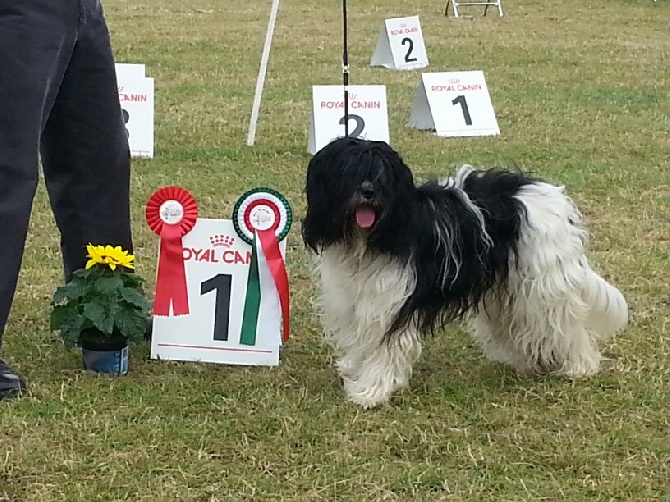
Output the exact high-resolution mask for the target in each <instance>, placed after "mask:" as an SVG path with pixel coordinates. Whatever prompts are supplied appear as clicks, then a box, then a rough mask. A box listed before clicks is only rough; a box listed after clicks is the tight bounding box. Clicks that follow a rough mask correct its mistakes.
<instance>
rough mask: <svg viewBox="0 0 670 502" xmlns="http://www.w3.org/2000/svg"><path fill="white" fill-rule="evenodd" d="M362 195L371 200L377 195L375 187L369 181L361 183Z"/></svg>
mask: <svg viewBox="0 0 670 502" xmlns="http://www.w3.org/2000/svg"><path fill="white" fill-rule="evenodd" d="M361 195H362V196H363V198H364V199H366V200H370V199H372V198H373V197H374V196H375V187H374V185H373V184H372V183H370V182H369V181H366V182H364V183H363V184H362V185H361Z"/></svg>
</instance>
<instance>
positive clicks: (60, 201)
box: [42, 0, 132, 280]
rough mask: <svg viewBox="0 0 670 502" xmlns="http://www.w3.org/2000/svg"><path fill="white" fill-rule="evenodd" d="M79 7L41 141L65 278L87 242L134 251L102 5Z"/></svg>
mask: <svg viewBox="0 0 670 502" xmlns="http://www.w3.org/2000/svg"><path fill="white" fill-rule="evenodd" d="M82 4H83V11H82V13H83V15H82V24H81V27H80V33H79V38H78V40H77V43H76V45H75V47H74V51H73V53H72V59H71V60H70V64H69V66H68V69H67V71H66V73H65V76H64V77H63V82H62V84H61V87H60V91H59V92H58V96H57V98H56V102H55V104H54V107H53V110H52V113H51V116H50V117H49V120H48V121H47V124H46V127H45V129H44V133H43V135H42V165H43V168H44V175H45V179H46V184H47V189H48V191H49V198H50V200H51V207H52V209H53V211H54V215H55V217H56V223H57V224H58V227H59V229H60V231H61V248H62V251H63V263H64V265H65V276H66V280H67V279H69V277H70V276H71V274H72V272H74V271H75V270H77V269H79V268H82V267H84V265H85V264H86V244H88V243H92V244H94V245H107V244H109V245H112V246H121V247H122V248H123V249H126V250H129V251H132V239H131V229H130V200H129V197H130V193H129V191H130V186H129V185H130V150H129V147H128V139H127V137H126V133H125V127H124V124H123V116H122V113H121V106H120V104H119V96H118V87H117V83H116V72H115V68H114V59H113V56H112V49H111V44H110V39H109V32H108V30H107V26H106V24H105V20H104V17H103V12H102V7H101V5H100V2H99V1H98V0H82Z"/></svg>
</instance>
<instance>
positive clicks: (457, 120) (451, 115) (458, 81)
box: [407, 70, 500, 136]
mask: <svg viewBox="0 0 670 502" xmlns="http://www.w3.org/2000/svg"><path fill="white" fill-rule="evenodd" d="M407 125H408V126H409V127H412V128H415V129H428V130H434V131H435V132H436V134H437V135H438V136H495V135H498V134H500V129H499V128H498V122H497V120H496V116H495V113H494V111H493V104H492V103H491V97H490V96H489V91H488V88H487V87H486V80H485V79H484V73H483V72H482V71H479V70H478V71H463V72H447V73H423V74H422V75H421V80H420V82H419V86H418V87H417V91H416V97H415V98H414V105H413V106H412V113H411V115H410V118H409V122H408V124H407Z"/></svg>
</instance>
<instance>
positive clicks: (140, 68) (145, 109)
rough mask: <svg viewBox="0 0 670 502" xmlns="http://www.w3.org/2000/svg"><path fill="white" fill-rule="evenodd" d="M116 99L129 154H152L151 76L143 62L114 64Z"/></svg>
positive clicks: (143, 155) (139, 155)
mask: <svg viewBox="0 0 670 502" xmlns="http://www.w3.org/2000/svg"><path fill="white" fill-rule="evenodd" d="M116 80H117V84H118V90H119V102H120V103H121V109H122V113H123V121H124V123H125V125H126V134H127V135H128V143H129V145H130V154H131V155H132V156H133V157H149V158H152V157H153V156H154V79H153V78H148V77H146V76H145V68H144V65H143V64H128V63H117V64H116Z"/></svg>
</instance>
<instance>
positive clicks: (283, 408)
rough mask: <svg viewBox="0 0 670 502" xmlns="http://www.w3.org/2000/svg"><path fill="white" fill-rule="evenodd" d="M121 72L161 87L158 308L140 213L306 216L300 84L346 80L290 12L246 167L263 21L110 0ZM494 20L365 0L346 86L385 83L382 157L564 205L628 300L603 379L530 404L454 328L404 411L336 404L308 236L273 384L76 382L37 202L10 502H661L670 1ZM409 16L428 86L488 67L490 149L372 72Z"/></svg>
mask: <svg viewBox="0 0 670 502" xmlns="http://www.w3.org/2000/svg"><path fill="white" fill-rule="evenodd" d="M105 6H106V9H107V15H108V21H109V25H110V29H111V32H112V37H113V45H114V50H115V53H116V57H117V60H118V61H120V62H143V63H146V65H147V72H148V74H149V75H150V76H152V77H155V79H156V158H155V159H153V160H136V161H135V162H134V164H133V166H134V167H133V192H132V198H133V218H134V233H135V239H136V254H137V261H138V267H139V270H140V271H141V273H142V275H144V276H145V277H147V278H149V279H150V280H149V287H150V288H152V287H153V277H154V274H155V257H156V255H157V241H156V237H155V236H154V235H153V234H152V233H151V231H150V230H149V229H148V227H147V226H146V224H145V222H144V218H143V206H144V203H145V202H146V200H147V199H148V197H149V195H150V194H151V193H152V192H153V191H154V190H156V189H157V188H159V187H162V186H164V185H167V184H175V183H177V184H179V185H181V186H183V187H184V188H187V189H188V190H190V191H191V192H192V193H193V194H194V195H195V196H196V198H197V200H198V203H199V206H200V213H201V215H202V216H203V217H217V218H224V217H228V216H229V215H230V212H231V210H232V205H233V204H234V202H235V200H236V199H237V197H238V196H239V195H241V194H242V193H243V192H244V191H245V190H247V189H249V188H252V187H254V186H257V185H269V186H272V187H274V188H276V189H277V190H279V191H280V192H282V193H283V194H285V195H286V196H287V197H288V199H289V200H290V201H291V203H292V205H293V207H294V211H295V213H296V217H297V218H296V219H297V220H298V221H299V220H300V218H301V217H302V215H303V214H304V208H305V202H304V194H303V185H304V174H305V167H306V164H307V162H308V160H309V156H308V155H307V153H306V147H307V129H308V125H309V114H310V99H311V85H313V84H338V83H339V82H340V80H341V70H340V62H341V59H340V58H341V35H340V30H341V14H340V4H339V3H338V2H324V1H318V0H301V1H296V0H284V1H283V2H282V5H281V6H280V11H279V18H278V24H277V28H276V32H275V40H274V44H273V48H272V54H271V60H270V64H269V68H268V79H267V81H266V87H265V92H264V96H263V105H262V108H261V116H260V122H259V128H258V135H257V141H256V146H254V147H252V148H251V147H247V146H246V144H245V141H246V132H247V126H248V122H249V116H250V112H251V105H252V101H253V91H254V86H255V81H256V75H257V71H258V65H259V61H260V54H261V50H262V45H263V40H264V36H265V29H266V26H267V17H268V14H269V10H270V2H241V3H239V2H223V1H214V0H191V1H189V2H183V1H177V0H151V2H132V1H130V0H107V1H106V3H105ZM503 7H504V8H505V17H504V18H502V19H500V18H498V17H496V13H495V11H494V10H492V9H489V15H488V16H487V17H486V18H483V17H481V16H480V13H481V9H480V8H479V7H471V8H463V9H462V13H463V14H466V16H465V17H463V18H462V19H458V20H454V19H453V18H448V19H447V18H444V17H443V15H442V12H443V9H444V3H443V2H436V1H430V2H429V1H427V0H413V1H410V0H384V1H382V0H369V1H366V2H363V1H352V2H350V4H349V13H350V52H351V65H352V69H351V82H352V83H353V84H385V85H386V86H387V93H388V100H389V122H390V129H391V141H392V144H393V146H394V147H396V148H397V149H398V150H399V151H400V152H401V153H402V154H403V156H404V157H405V159H406V161H407V162H408V163H409V164H410V165H411V166H412V167H413V169H414V171H415V174H416V176H417V178H418V179H423V178H425V177H428V176H431V175H444V174H446V173H448V172H450V171H451V170H452V169H453V168H454V167H455V166H456V165H457V164H459V163H463V162H469V163H472V164H475V165H479V166H494V165H502V166H509V167H520V168H522V169H524V170H526V171H528V172H531V173H534V174H538V175H541V176H543V177H546V178H548V179H549V180H551V181H553V182H555V183H558V184H563V185H565V186H566V187H567V189H568V190H569V193H570V194H571V195H572V196H573V197H574V199H575V200H576V201H577V202H578V204H579V206H580V208H581V209H582V211H583V213H584V217H585V219H586V222H587V224H588V226H589V229H590V232H591V235H592V241H591V249H590V255H589V256H590V259H591V261H592V262H593V264H594V265H595V266H596V267H597V268H598V269H599V270H601V271H602V273H603V274H604V275H605V277H607V278H608V279H609V280H611V281H612V282H613V283H614V284H616V285H617V286H619V287H620V288H621V289H622V290H623V291H624V294H625V296H626V297H627V299H628V301H629V304H630V310H631V323H630V327H629V328H628V329H627V330H626V331H625V332H624V333H622V334H620V335H619V336H618V337H616V338H615V339H614V340H612V341H611V342H609V343H608V344H607V346H606V347H605V353H606V355H607V356H608V357H609V358H610V362H609V365H608V367H607V369H606V370H605V371H604V372H603V373H602V374H601V375H598V376H596V377H594V378H590V379H586V380H579V381H568V380H563V379H556V378H547V379H533V380H520V379H517V378H516V377H515V376H514V375H513V374H512V373H511V372H510V371H509V370H507V369H505V368H502V367H499V366H497V365H494V364H491V363H489V362H487V361H486V360H485V359H484V358H483V357H482V355H481V353H480V351H479V350H478V349H477V347H476V346H475V345H474V343H473V342H472V341H471V340H470V339H469V338H468V337H467V335H466V334H465V332H464V331H463V330H462V329H461V327H459V326H450V327H448V328H447V329H446V330H445V332H444V333H443V334H441V335H440V336H437V337H435V338H434V339H431V340H430V341H428V342H427V350H425V351H424V356H423V357H422V359H421V361H420V363H419V364H418V367H417V368H416V372H415V376H414V378H413V380H412V382H411V389H410V390H408V391H405V392H403V393H400V394H398V395H397V396H395V397H394V398H393V400H392V401H391V403H390V404H389V405H387V406H385V407H383V408H381V409H379V410H374V411H363V410H360V409H358V408H356V407H354V406H353V405H350V404H348V403H347V402H345V400H344V399H343V395H342V391H341V388H340V385H339V382H338V379H337V378H336V376H335V374H334V372H333V369H332V354H331V352H330V350H329V349H328V348H327V347H324V346H322V345H321V344H320V340H319V338H320V328H319V326H318V324H317V322H316V319H315V317H314V315H313V312H312V308H311V299H312V298H313V296H314V294H315V290H314V283H313V280H312V279H311V277H310V272H309V269H308V266H307V264H308V261H309V260H308V257H307V254H306V252H305V250H304V249H303V246H302V243H301V242H300V237H299V230H298V228H297V225H296V227H294V229H293V230H292V232H291V234H290V235H289V250H288V267H289V275H290V278H291V283H292V309H293V310H292V312H293V317H292V325H293V333H294V336H293V338H292V340H291V341H290V343H289V344H288V345H287V347H286V348H285V349H284V350H283V352H282V355H281V364H280V366H279V367H278V368H237V367H223V366H216V365H199V364H190V363H169V362H157V361H152V360H149V359H148V356H149V351H148V347H147V346H145V345H137V346H133V347H132V351H131V369H130V373H129V375H128V376H126V377H123V378H110V377H104V376H97V375H95V374H91V373H87V372H84V371H83V370H82V369H81V361H80V355H79V354H78V353H77V352H76V351H71V352H68V351H65V350H64V349H63V348H62V346H61V344H60V343H59V340H58V338H57V337H56V336H54V335H50V334H49V333H48V328H47V319H48V313H49V311H48V300H49V298H50V296H51V294H52V293H53V291H54V289H55V288H56V286H57V285H58V284H59V281H60V280H61V268H60V257H59V252H58V241H59V238H58V233H57V231H56V230H55V226H54V223H53V218H52V216H51V213H50V211H49V206H48V201H47V199H46V195H45V191H44V189H42V188H41V189H40V190H39V192H38V195H37V198H36V200H35V206H34V213H33V218H32V222H31V230H30V236H29V241H28V243H27V247H26V253H25V259H24V267H23V270H22V273H21V278H20V284H19V288H18V291H17V295H16V300H15V303H14V308H13V311H12V315H11V318H10V323H9V325H8V327H7V332H6V334H5V345H4V348H3V354H4V355H3V357H4V358H5V359H6V360H7V361H8V362H9V363H10V364H11V365H12V366H13V367H14V368H15V369H16V370H17V371H19V372H20V374H21V375H22V376H24V377H25V379H26V380H27V381H28V383H29V385H30V393H29V394H28V395H26V396H24V397H23V398H21V399H20V400H16V401H11V402H2V403H0V500H11V501H21V502H23V501H38V500H40V501H41V500H63V501H79V500H86V501H88V500H124V499H127V500H194V501H203V502H204V501H220V500H244V499H247V500H262V499H273V500H300V501H306V500H353V501H362V500H425V501H434V500H469V501H489V500H490V501H504V502H508V501H510V502H511V501H526V500H527V501H531V500H532V501H535V500H549V501H552V500H567V501H595V500H599V501H600V500H602V501H614V500H616V501H622V500H635V501H652V500H660V501H668V500H670V481H669V480H670V425H669V422H668V410H669V409H670V335H669V333H668V319H669V312H670V287H669V286H668V280H669V277H670V188H669V186H670V160H669V158H670V155H669V153H670V118H669V117H670V79H669V76H670V72H669V68H670V66H669V65H670V29H669V27H668V22H669V21H670V3H669V2H667V1H663V0H660V1H659V2H657V3H654V2H653V1H652V0H635V1H621V0H619V1H611V0H609V1H606V0H593V1H590V2H584V1H582V0H560V1H558V2H541V1H538V0H536V1H527V2H518V1H509V2H507V0H506V2H504V3H503ZM414 14H419V16H420V18H421V24H422V28H423V31H424V38H425V41H426V46H427V49H428V57H429V60H430V67H429V69H428V70H429V71H448V70H471V69H482V70H483V71H484V73H485V75H486V79H487V83H488V87H489V90H490V93H491V98H492V101H493V104H494V108H495V111H496V115H497V118H498V121H499V125H500V129H501V136H499V137H494V138H470V139H446V138H438V137H435V136H434V135H432V134H430V133H425V132H418V131H413V130H410V129H407V128H406V127H405V123H406V121H407V118H408V117H409V112H410V109H411V105H412V100H413V96H414V93H415V90H416V86H417V83H418V78H419V73H418V72H416V71H415V72H393V71H389V70H384V69H381V68H371V67H369V61H370V57H371V55H372V51H373V50H374V47H375V43H376V39H377V36H378V34H379V30H380V28H381V25H382V22H383V19H384V18H389V17H396V16H406V15H414Z"/></svg>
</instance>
